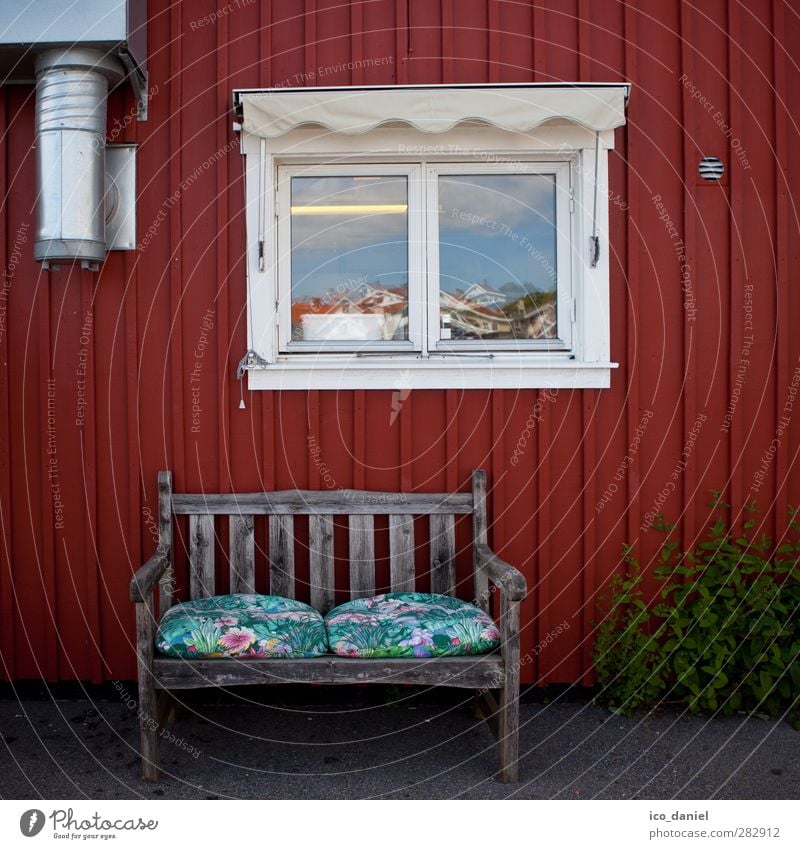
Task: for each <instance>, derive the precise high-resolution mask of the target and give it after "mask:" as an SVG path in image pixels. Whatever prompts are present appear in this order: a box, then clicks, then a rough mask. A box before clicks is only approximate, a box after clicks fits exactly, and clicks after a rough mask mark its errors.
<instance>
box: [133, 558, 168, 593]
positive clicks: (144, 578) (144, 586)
mask: <svg viewBox="0 0 800 849" xmlns="http://www.w3.org/2000/svg"><path fill="white" fill-rule="evenodd" d="M168 568H169V557H168V556H167V554H166V553H165V552H163V551H157V552H156V553H155V554H154V555H153V556H152V557H151V558H150V559H149V560H148V561H147V562H146V563H145V564H144V565H143V566H140V567H139V568H138V569H137V570H136V572H135V573H134V575H133V577H132V578H131V588H130V595H131V601H135V602H140V601H144V600H145V599H146V598H148V596H150V595H152V593H153V591H154V590H155V588H156V584H157V583H158V582H159V581H160V580H161V578H162V576H163V575H164V572H165V571H166V570H167V569H168Z"/></svg>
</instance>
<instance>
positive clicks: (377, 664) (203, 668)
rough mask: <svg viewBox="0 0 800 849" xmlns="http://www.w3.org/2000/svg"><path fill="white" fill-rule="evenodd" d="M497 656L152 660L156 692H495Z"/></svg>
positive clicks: (498, 675) (498, 680)
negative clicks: (441, 688) (434, 688)
mask: <svg viewBox="0 0 800 849" xmlns="http://www.w3.org/2000/svg"><path fill="white" fill-rule="evenodd" d="M503 668H504V666H503V659H502V657H501V656H500V655H499V654H486V655H473V656H467V657H436V658H429V659H427V660H426V659H424V658H419V657H402V658H366V659H362V658H349V657H336V656H334V655H325V656H323V657H306V658H302V659H298V660H291V659H288V658H276V659H273V658H264V659H261V658H237V659H236V660H235V661H232V660H230V659H229V658H223V659H220V660H185V659H183V658H165V657H160V658H158V657H157V658H156V659H155V660H154V661H153V672H154V675H153V679H154V685H155V687H157V688H171V689H194V688H196V687H210V686H214V685H219V686H234V685H236V684H267V683H269V684H286V683H292V682H294V681H299V682H304V683H319V684H361V683H366V682H372V683H383V684H443V685H446V686H448V687H469V688H481V687H499V686H501V685H502V683H503V680H504V674H503Z"/></svg>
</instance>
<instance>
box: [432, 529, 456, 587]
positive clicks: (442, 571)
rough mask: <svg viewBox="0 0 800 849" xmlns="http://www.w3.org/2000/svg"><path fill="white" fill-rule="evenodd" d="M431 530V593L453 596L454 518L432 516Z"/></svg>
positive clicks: (454, 583) (454, 567) (454, 574)
mask: <svg viewBox="0 0 800 849" xmlns="http://www.w3.org/2000/svg"><path fill="white" fill-rule="evenodd" d="M430 528H431V544H430V548H431V592H432V593H441V594H442V595H454V594H455V587H456V560H455V558H456V531H455V517H454V516H453V515H452V514H450V515H441V514H438V513H437V514H434V515H432V516H431V517H430Z"/></svg>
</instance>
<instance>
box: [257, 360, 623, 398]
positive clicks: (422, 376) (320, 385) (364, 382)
mask: <svg viewBox="0 0 800 849" xmlns="http://www.w3.org/2000/svg"><path fill="white" fill-rule="evenodd" d="M616 367H617V364H616V363H584V362H577V361H575V360H570V359H568V358H567V357H563V356H559V357H553V358H542V357H541V356H537V357H536V359H535V360H534V359H533V358H532V357H518V356H515V355H505V356H503V355H494V356H493V357H491V358H490V357H489V356H486V355H463V356H455V355H450V356H448V357H447V358H444V357H431V358H429V359H423V358H421V357H417V356H408V355H406V356H402V355H399V354H398V355H396V356H372V357H358V356H349V357H331V356H314V355H308V356H305V357H302V358H300V357H297V356H295V357H293V358H291V359H289V358H284V359H281V360H279V361H278V362H277V363H275V364H274V365H270V366H267V367H266V368H260V369H253V370H251V371H249V372H248V380H247V385H248V388H249V389H251V390H258V389H395V390H397V389H400V390H403V389H608V388H609V387H610V386H611V370H612V369H614V368H616Z"/></svg>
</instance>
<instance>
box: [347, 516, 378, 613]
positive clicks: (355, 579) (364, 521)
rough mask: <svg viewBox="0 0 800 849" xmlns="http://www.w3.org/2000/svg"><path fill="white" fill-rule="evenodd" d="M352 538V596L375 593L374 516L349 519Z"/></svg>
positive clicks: (366, 595)
mask: <svg viewBox="0 0 800 849" xmlns="http://www.w3.org/2000/svg"><path fill="white" fill-rule="evenodd" d="M348 524H349V528H348V535H349V540H350V552H349V559H350V598H364V597H368V596H371V595H375V523H374V521H373V518H372V516H365V515H362V514H356V515H355V516H350V517H349V519H348Z"/></svg>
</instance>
